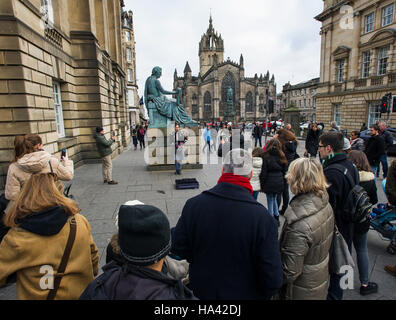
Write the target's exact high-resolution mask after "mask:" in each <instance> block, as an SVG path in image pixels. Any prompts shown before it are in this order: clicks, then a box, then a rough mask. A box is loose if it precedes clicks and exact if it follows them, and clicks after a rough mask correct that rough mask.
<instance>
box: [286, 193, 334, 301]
mask: <svg viewBox="0 0 396 320" xmlns="http://www.w3.org/2000/svg"><path fill="white" fill-rule="evenodd" d="M285 219H286V221H285V224H284V226H283V230H282V233H281V237H280V250H281V259H282V266H283V283H284V286H283V287H282V290H281V298H283V299H286V300H325V299H326V296H327V287H328V277H329V270H328V264H329V250H330V246H331V242H332V239H333V231H334V215H333V210H332V208H331V205H330V204H329V197H328V195H327V193H325V194H324V195H323V196H322V197H319V196H317V195H316V194H314V193H312V192H311V193H307V194H300V195H298V196H296V197H294V198H293V199H292V201H291V202H290V205H289V207H288V209H287V210H286V212H285Z"/></svg>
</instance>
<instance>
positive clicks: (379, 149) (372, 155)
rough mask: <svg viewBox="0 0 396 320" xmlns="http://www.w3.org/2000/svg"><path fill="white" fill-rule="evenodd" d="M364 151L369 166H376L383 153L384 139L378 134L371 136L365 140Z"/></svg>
mask: <svg viewBox="0 0 396 320" xmlns="http://www.w3.org/2000/svg"><path fill="white" fill-rule="evenodd" d="M364 153H365V154H366V156H367V159H368V161H369V163H370V165H371V166H378V164H379V162H380V159H381V155H383V154H385V140H384V139H382V138H381V137H380V135H376V136H371V137H370V138H369V139H368V140H367V141H366V144H365V146H364Z"/></svg>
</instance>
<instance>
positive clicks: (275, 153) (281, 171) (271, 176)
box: [260, 138, 287, 226]
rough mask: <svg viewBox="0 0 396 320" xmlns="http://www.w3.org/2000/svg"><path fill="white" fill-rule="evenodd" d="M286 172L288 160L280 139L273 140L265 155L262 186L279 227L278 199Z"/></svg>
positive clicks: (261, 175)
mask: <svg viewBox="0 0 396 320" xmlns="http://www.w3.org/2000/svg"><path fill="white" fill-rule="evenodd" d="M286 171H287V159H286V156H285V153H284V152H283V151H282V145H281V143H280V141H279V140H278V139H276V138H274V139H271V140H270V141H269V142H268V144H267V146H266V148H265V151H264V154H263V165H262V167H261V173H260V186H261V190H262V191H263V192H264V193H265V194H266V196H267V204H268V212H269V213H270V214H271V215H272V216H273V217H274V218H275V219H276V220H277V223H278V226H279V225H280V223H279V209H278V203H277V201H276V198H277V196H278V194H281V193H282V192H283V188H284V183H285V182H284V181H285V179H284V177H285V174H286Z"/></svg>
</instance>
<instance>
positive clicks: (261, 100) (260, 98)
mask: <svg viewBox="0 0 396 320" xmlns="http://www.w3.org/2000/svg"><path fill="white" fill-rule="evenodd" d="M259 102H260V106H259V110H260V112H264V94H263V93H262V94H260V96H259Z"/></svg>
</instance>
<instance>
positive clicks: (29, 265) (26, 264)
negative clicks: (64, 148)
mask: <svg viewBox="0 0 396 320" xmlns="http://www.w3.org/2000/svg"><path fill="white" fill-rule="evenodd" d="M56 180H57V177H56V174H54V173H36V174H33V175H31V177H30V178H29V180H28V181H26V183H25V184H24V186H23V188H22V190H21V192H20V193H19V195H18V197H17V199H16V201H15V203H14V204H13V206H12V207H11V208H10V210H9V212H8V213H7V215H6V216H5V217H4V224H5V225H6V226H7V227H10V230H9V231H8V233H7V234H6V235H5V237H4V238H3V241H2V242H1V243H0V286H2V285H3V284H4V283H5V282H6V280H7V277H8V276H10V275H12V274H13V273H15V272H16V275H17V292H18V298H19V299H29V300H31V299H34V300H36V299H54V298H56V299H78V298H79V296H80V295H81V293H82V292H83V291H84V290H85V288H86V287H87V286H88V284H89V283H90V282H91V281H92V280H93V279H94V276H96V275H97V273H98V260H99V256H98V248H97V247H96V245H95V243H94V241H93V238H92V235H91V228H90V225H89V223H88V221H87V220H86V219H85V218H84V217H83V216H82V215H80V214H78V212H79V211H80V209H79V208H78V207H77V205H76V203H75V202H74V201H72V200H71V199H68V198H66V197H65V196H64V195H63V194H62V193H61V192H60V191H59V189H58V187H57V186H56V183H55V182H56ZM61 261H62V263H61ZM61 265H64V266H65V268H64V270H62V267H61ZM52 287H53V288H54V289H53V290H50V289H52ZM57 287H58V289H57Z"/></svg>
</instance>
